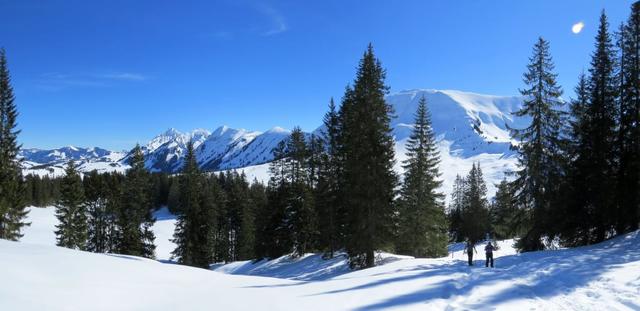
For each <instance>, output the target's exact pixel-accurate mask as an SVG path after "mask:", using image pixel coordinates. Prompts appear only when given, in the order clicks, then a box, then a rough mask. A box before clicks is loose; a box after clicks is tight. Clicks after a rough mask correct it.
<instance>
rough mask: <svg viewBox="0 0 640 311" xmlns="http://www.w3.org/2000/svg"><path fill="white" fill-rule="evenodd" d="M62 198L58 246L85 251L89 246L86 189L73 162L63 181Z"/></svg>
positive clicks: (57, 229) (59, 203) (58, 210)
mask: <svg viewBox="0 0 640 311" xmlns="http://www.w3.org/2000/svg"><path fill="white" fill-rule="evenodd" d="M61 186H62V188H61V191H60V192H61V197H60V201H58V203H57V204H56V218H57V219H58V224H57V225H56V231H55V234H56V245H58V246H62V247H67V248H71V249H79V250H85V248H86V244H87V215H86V210H85V208H86V207H85V197H84V189H83V187H82V179H81V178H80V175H79V174H78V171H77V167H76V164H75V163H74V162H73V160H71V161H69V162H68V163H67V166H66V168H65V176H64V178H63V179H62V185H61Z"/></svg>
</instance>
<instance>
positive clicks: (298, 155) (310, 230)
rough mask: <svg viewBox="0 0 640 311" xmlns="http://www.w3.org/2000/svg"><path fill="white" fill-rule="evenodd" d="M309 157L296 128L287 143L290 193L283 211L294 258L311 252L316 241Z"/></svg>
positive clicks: (306, 145)
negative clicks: (291, 240) (288, 228)
mask: <svg viewBox="0 0 640 311" xmlns="http://www.w3.org/2000/svg"><path fill="white" fill-rule="evenodd" d="M310 155H311V154H310V152H309V146H308V144H307V142H306V139H305V134H304V132H302V130H301V129H300V128H299V127H295V128H294V129H293V131H292V132H291V135H290V136H289V139H288V140H287V159H288V163H289V165H288V166H289V170H288V171H289V173H288V174H289V178H288V182H289V189H290V191H289V193H288V194H289V197H288V199H287V200H286V211H285V214H286V220H285V223H288V224H289V225H290V228H291V234H292V236H293V252H294V254H295V255H304V254H305V253H307V252H309V251H311V250H313V248H314V246H315V242H316V238H317V232H316V228H317V223H316V214H315V205H314V204H315V203H314V200H313V192H312V189H311V184H312V182H311V175H312V168H311V167H310V166H309V165H308V164H309V161H308V159H309V158H310Z"/></svg>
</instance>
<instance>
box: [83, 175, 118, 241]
mask: <svg viewBox="0 0 640 311" xmlns="http://www.w3.org/2000/svg"><path fill="white" fill-rule="evenodd" d="M107 176H108V175H107V174H104V175H100V174H98V172H97V171H95V170H94V171H92V172H90V173H89V174H87V175H85V177H84V179H83V185H84V194H85V198H86V203H85V206H86V212H87V234H88V240H87V250H88V251H90V252H95V253H106V252H110V251H112V248H111V241H112V235H114V234H115V226H116V223H115V214H114V213H113V210H112V209H110V208H109V203H108V189H109V188H108V187H107V183H106V178H107Z"/></svg>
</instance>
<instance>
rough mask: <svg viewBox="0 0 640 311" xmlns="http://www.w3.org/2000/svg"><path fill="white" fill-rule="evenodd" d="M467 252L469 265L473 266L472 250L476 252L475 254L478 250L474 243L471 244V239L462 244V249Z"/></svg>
mask: <svg viewBox="0 0 640 311" xmlns="http://www.w3.org/2000/svg"><path fill="white" fill-rule="evenodd" d="M463 252H466V253H467V256H469V265H470V266H473V252H476V254H477V253H478V251H477V250H476V247H475V245H473V243H471V241H469V240H467V242H466V244H465V246H464V251H463Z"/></svg>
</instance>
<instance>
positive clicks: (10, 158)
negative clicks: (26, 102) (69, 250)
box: [0, 49, 29, 241]
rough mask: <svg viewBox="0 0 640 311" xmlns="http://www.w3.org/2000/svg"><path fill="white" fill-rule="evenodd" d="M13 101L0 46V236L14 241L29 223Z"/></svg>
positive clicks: (3, 54)
mask: <svg viewBox="0 0 640 311" xmlns="http://www.w3.org/2000/svg"><path fill="white" fill-rule="evenodd" d="M14 100H15V98H14V96H13V88H12V87H11V78H10V75H9V68H8V67H7V59H6V53H5V51H4V49H0V239H7V240H13V241H17V240H18V239H20V238H21V237H22V232H21V230H22V228H23V227H24V226H28V225H29V223H26V222H25V221H24V219H25V218H26V216H27V213H28V211H27V209H26V204H25V202H24V181H23V178H22V170H21V166H20V163H21V160H20V159H18V153H19V151H20V148H21V145H20V144H18V135H19V134H20V131H19V130H17V129H16V127H17V119H18V110H17V108H16V104H15V103H14Z"/></svg>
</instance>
